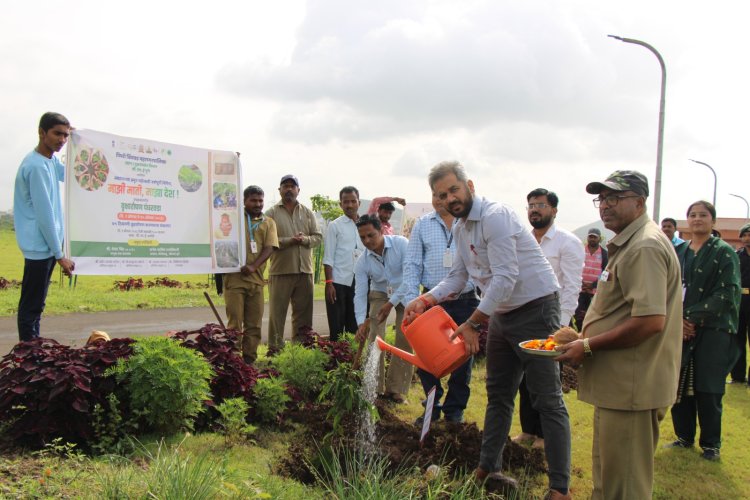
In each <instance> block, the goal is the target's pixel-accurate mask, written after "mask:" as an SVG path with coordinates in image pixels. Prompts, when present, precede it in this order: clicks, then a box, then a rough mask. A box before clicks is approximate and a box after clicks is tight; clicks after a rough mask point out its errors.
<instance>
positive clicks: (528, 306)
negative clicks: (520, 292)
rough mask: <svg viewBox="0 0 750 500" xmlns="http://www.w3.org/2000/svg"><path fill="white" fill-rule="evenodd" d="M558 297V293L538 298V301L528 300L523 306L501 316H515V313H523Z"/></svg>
mask: <svg viewBox="0 0 750 500" xmlns="http://www.w3.org/2000/svg"><path fill="white" fill-rule="evenodd" d="M559 296H560V294H559V293H558V292H552V293H551V294H549V295H545V296H544V297H539V298H538V299H534V300H530V301H528V302H526V303H525V304H524V305H522V306H518V307H516V308H515V309H513V310H512V311H508V312H506V313H502V314H501V316H505V315H506V314H515V313H517V312H523V311H525V310H526V309H531V308H532V307H534V306H538V305H539V304H542V303H544V302H547V301H548V300H552V299H555V300H557V299H558V297H559Z"/></svg>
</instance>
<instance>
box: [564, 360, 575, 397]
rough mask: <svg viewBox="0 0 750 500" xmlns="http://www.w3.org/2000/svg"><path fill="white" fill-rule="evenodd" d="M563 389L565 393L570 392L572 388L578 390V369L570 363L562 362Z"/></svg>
mask: <svg viewBox="0 0 750 500" xmlns="http://www.w3.org/2000/svg"><path fill="white" fill-rule="evenodd" d="M561 374H562V390H563V392H564V393H565V394H567V393H569V392H570V390H571V389H573V390H575V391H577V390H578V370H576V369H575V368H572V367H571V366H570V365H568V364H565V363H563V364H562V372H561Z"/></svg>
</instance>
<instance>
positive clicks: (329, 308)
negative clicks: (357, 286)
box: [323, 186, 365, 340]
mask: <svg viewBox="0 0 750 500" xmlns="http://www.w3.org/2000/svg"><path fill="white" fill-rule="evenodd" d="M359 205H360V203H359V191H358V190H357V188H355V187H354V186H346V187H344V188H342V189H341V191H340V192H339V206H340V207H341V209H342V210H343V211H344V215H342V216H341V217H339V218H338V219H336V220H334V221H333V222H331V223H330V224H328V229H327V230H326V236H325V250H324V252H323V271H324V272H325V276H326V313H327V315H328V333H329V334H330V338H331V340H338V339H339V335H340V334H341V333H343V332H349V333H355V332H356V331H357V320H356V318H355V316H354V263H355V262H356V261H357V259H358V258H359V256H360V255H362V252H363V251H364V249H365V247H364V245H362V240H361V239H360V238H359V233H358V232H357V224H356V223H357V221H358V220H359V213H358V211H359Z"/></svg>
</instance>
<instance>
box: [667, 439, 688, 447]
mask: <svg viewBox="0 0 750 500" xmlns="http://www.w3.org/2000/svg"><path fill="white" fill-rule="evenodd" d="M664 447H665V448H692V447H693V443H688V442H687V441H683V440H682V439H679V438H678V439H677V440H675V441H673V442H671V443H669V444H665V445H664Z"/></svg>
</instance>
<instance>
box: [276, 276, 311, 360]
mask: <svg viewBox="0 0 750 500" xmlns="http://www.w3.org/2000/svg"><path fill="white" fill-rule="evenodd" d="M268 295H269V298H268V310H269V314H268V316H269V317H268V346H269V347H271V348H274V349H281V348H282V347H284V326H285V324H286V312H287V310H288V309H289V303H290V302H291V303H292V340H293V341H295V342H296V341H297V334H298V332H299V329H300V327H303V326H309V327H312V318H313V275H312V274H305V273H299V274H277V275H273V276H269V278H268Z"/></svg>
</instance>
